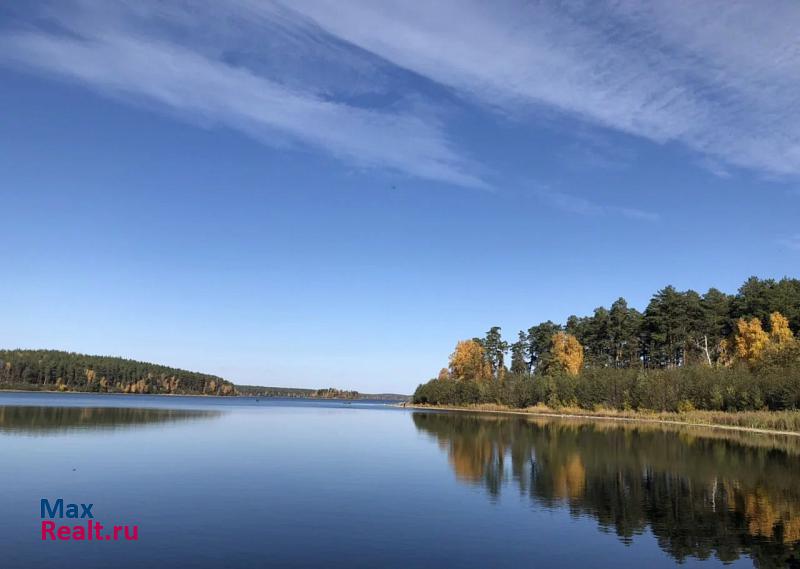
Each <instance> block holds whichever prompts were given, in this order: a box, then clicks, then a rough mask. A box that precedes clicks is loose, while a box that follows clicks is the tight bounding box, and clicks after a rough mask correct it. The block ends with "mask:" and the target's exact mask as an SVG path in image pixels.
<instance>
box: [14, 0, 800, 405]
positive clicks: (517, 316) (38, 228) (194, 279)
mask: <svg viewBox="0 0 800 569" xmlns="http://www.w3.org/2000/svg"><path fill="white" fill-rule="evenodd" d="M767 4H768V6H765V4H764V3H759V2H737V1H729V0H707V1H705V2H700V3H698V2H689V1H688V0H687V1H682V0H676V1H674V2H660V1H654V2H645V1H641V2H628V1H625V0H617V1H610V0H609V1H594V0H591V1H589V0H587V1H580V0H576V1H564V2H549V1H534V2H514V1H508V2H506V1H500V2H493V3H487V2H480V1H470V0H459V1H458V2H455V1H453V2H450V1H442V2H430V3H408V2H401V1H397V2H394V1H388V0H387V1H378V2H375V1H372V0H370V1H368V0H348V1H347V2H334V1H323V0H319V1H307V0H296V1H293V2H291V3H280V2H271V1H255V0H229V1H227V2H218V1H214V2H211V1H206V0H198V1H194V2H189V1H182V0H166V1H162V2H147V1H133V0H131V1H125V0H117V1H88V0H78V1H73V0H65V1H57V2H56V1H53V2H50V1H47V0H45V1H42V2H36V3H27V2H17V3H3V4H2V5H0V216H2V224H0V228H1V229H0V259H1V260H2V269H0V300H2V305H3V309H2V312H0V346H2V347H7V348H50V349H63V350H69V351H76V352H82V353H90V354H104V355H119V356H124V357H128V358H134V359H139V360H144V361H153V362H158V363H162V364H166V365H171V366H174V367H181V368H186V369H191V370H196V371H203V372H207V373H215V374H219V375H222V376H223V377H225V378H227V379H230V380H232V381H234V382H236V383H244V384H260V385H283V386H303V387H323V386H337V387H343V388H349V389H357V390H359V391H362V392H401V393H410V392H412V391H413V389H414V388H415V386H416V385H417V384H419V383H421V382H424V381H426V380H427V379H428V378H430V377H433V376H435V375H436V374H437V372H438V370H439V368H441V367H443V366H445V365H446V364H447V357H448V355H449V354H450V352H452V349H453V347H454V345H455V343H456V341H457V340H459V339H464V338H471V337H474V336H480V335H483V333H484V332H485V331H486V330H488V329H489V328H490V327H491V326H495V325H497V326H501V327H502V329H503V332H504V335H505V336H506V337H507V338H510V339H513V338H514V337H515V336H516V333H517V331H518V330H520V329H527V328H528V327H530V326H532V325H534V324H537V323H539V322H541V321H544V320H548V319H552V320H554V321H557V322H563V321H565V320H566V318H567V317H568V316H569V315H570V314H578V315H585V314H590V313H591V312H592V310H593V309H594V308H595V307H598V306H609V305H610V304H611V302H613V301H614V300H615V299H616V298H618V297H620V296H623V297H625V298H626V299H627V300H628V302H629V303H630V304H631V305H633V306H635V307H637V308H639V309H643V308H644V307H645V306H646V304H647V302H648V300H649V298H650V296H651V295H652V294H653V293H654V292H655V291H656V290H658V289H659V288H662V287H664V286H665V285H667V284H672V285H674V286H676V287H678V288H679V289H687V288H692V289H695V290H699V291H701V292H703V291H705V290H707V289H708V288H709V287H712V286H713V287H717V288H720V289H721V290H724V291H726V292H735V290H736V289H737V288H738V286H739V285H740V284H741V283H742V282H743V281H744V280H745V279H746V278H747V277H749V276H751V275H757V276H759V277H763V278H780V277H783V276H790V277H798V276H800V275H798V270H797V269H798V267H800V225H798V213H800V43H798V41H797V29H798V28H800V3H797V2H795V1H794V0H787V1H771V2H767Z"/></svg>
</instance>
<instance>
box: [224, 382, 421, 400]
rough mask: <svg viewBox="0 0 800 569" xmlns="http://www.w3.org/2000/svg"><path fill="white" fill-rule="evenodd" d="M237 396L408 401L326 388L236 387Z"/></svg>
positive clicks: (404, 397) (405, 397)
mask: <svg viewBox="0 0 800 569" xmlns="http://www.w3.org/2000/svg"><path fill="white" fill-rule="evenodd" d="M236 391H237V393H238V394H239V395H246V396H250V397H286V398H294V397H297V398H302V399H348V400H355V399H374V400H387V401H404V400H408V399H409V396H408V395H401V394H399V393H359V392H358V391H351V390H345V389H337V388H335V387H328V388H325V389H307V388H302V387H263V386H261V385H237V386H236Z"/></svg>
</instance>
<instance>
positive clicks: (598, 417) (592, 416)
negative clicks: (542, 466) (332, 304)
mask: <svg viewBox="0 0 800 569" xmlns="http://www.w3.org/2000/svg"><path fill="white" fill-rule="evenodd" d="M399 406H401V407H403V408H405V409H418V410H420V411H456V412H461V413H489V414H494V415H515V416H520V415H521V416H529V417H547V418H556V419H584V420H588V421H623V422H629V423H655V424H661V425H674V426H682V427H703V428H712V429H722V430H726V431H739V432H746V433H755V434H762V435H780V436H790V437H800V431H786V430H779V429H765V428H760V427H745V426H742V425H725V424H720V423H709V422H695V421H691V420H683V421H682V420H679V419H663V418H658V417H648V416H647V415H646V414H641V416H624V415H613V414H607V415H604V414H602V413H597V412H596V411H592V412H589V411H587V412H586V414H583V413H570V412H559V411H555V410H548V409H537V410H533V411H529V410H525V409H520V410H516V409H502V408H501V409H486V408H481V407H480V406H475V407H456V406H452V405H421V404H414V403H407V404H405V405H402V404H401V405H399Z"/></svg>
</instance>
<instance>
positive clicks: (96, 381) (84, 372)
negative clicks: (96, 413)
mask: <svg viewBox="0 0 800 569" xmlns="http://www.w3.org/2000/svg"><path fill="white" fill-rule="evenodd" d="M0 390H20V391H76V392H83V393H87V392H88V393H147V394H153V395H159V394H164V395H166V394H172V395H226V396H237V395H239V396H251V397H297V398H306V399H386V400H404V399H408V396H406V395H399V394H394V393H380V394H365V393H359V392H358V391H351V390H344V389H337V388H335V387H328V388H325V389H305V388H296V387H263V386H260V385H234V384H233V383H232V382H230V381H228V380H226V379H223V378H221V377H218V376H216V375H210V374H206V373H199V372H194V371H187V370H183V369H177V368H171V367H167V366H163V365H158V364H152V363H147V362H139V361H135V360H129V359H125V358H119V357H111V356H90V355H85V354H77V353H73V352H64V351H58V350H0Z"/></svg>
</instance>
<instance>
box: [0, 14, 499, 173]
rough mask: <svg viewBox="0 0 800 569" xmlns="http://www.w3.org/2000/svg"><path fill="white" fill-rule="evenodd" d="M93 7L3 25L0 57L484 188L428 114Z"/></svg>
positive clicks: (376, 164) (257, 132)
mask: <svg viewBox="0 0 800 569" xmlns="http://www.w3.org/2000/svg"><path fill="white" fill-rule="evenodd" d="M92 15H93V16H95V18H94V20H95V21H93V23H94V24H97V23H98V22H97V21H96V20H97V19H98V18H100V25H98V26H97V27H96V28H89V27H88V26H86V25H85V24H82V23H80V22H76V21H73V20H70V19H64V20H62V21H61V22H60V23H62V24H64V25H66V26H67V27H69V26H72V29H70V30H69V31H70V32H72V33H69V34H67V33H46V32H41V31H24V32H7V33H5V34H4V35H3V36H2V37H0V53H2V54H4V55H2V56H0V59H5V60H6V61H8V62H12V63H16V64H18V65H21V66H24V67H26V68H35V69H38V70H40V71H43V72H49V73H55V74H58V75H61V76H63V77H66V78H70V79H73V80H77V81H79V82H82V83H84V84H87V85H90V86H92V87H94V88H96V89H98V90H100V91H102V92H104V93H108V94H111V95H121V96H125V97H134V98H138V99H141V100H143V101H145V102H147V103H150V104H156V105H158V106H161V107H165V108H167V109H169V110H171V111H173V112H175V113H178V114H179V115H181V116H183V117H185V118H187V119H188V120H192V121H195V122H201V123H203V124H217V125H224V126H226V127H230V128H233V129H236V130H239V131H242V132H244V133H247V134H248V135H250V136H253V137H255V138H257V139H259V140H261V141H263V142H266V143H270V144H277V145H286V144H294V143H300V144H302V145H307V146H310V147H313V148H317V149H321V150H323V151H326V152H328V153H330V154H332V155H334V156H336V157H337V158H340V159H341V160H343V161H345V162H347V163H350V164H353V165H355V166H357V167H363V168H388V169H392V170H396V171H400V172H403V173H406V174H409V175H412V176H415V177H419V178H425V179H429V180H435V181H440V182H446V183H450V184H455V185H460V186H468V187H478V188H484V187H486V184H485V182H484V181H483V180H482V179H481V178H479V177H478V176H477V175H475V174H474V173H472V170H473V169H472V168H471V166H470V165H469V163H468V161H467V160H466V159H465V158H463V157H462V156H461V155H460V154H459V152H458V151H457V150H456V149H455V148H454V147H453V145H452V144H451V142H450V141H449V140H448V138H447V136H446V135H445V133H444V130H443V127H442V126H441V125H440V124H439V123H438V122H437V121H436V120H434V119H432V118H431V117H430V116H428V117H425V116H418V114H417V113H414V112H411V111H403V110H397V109H375V108H365V107H360V106H356V105H352V104H347V103H346V102H342V101H336V100H333V99H332V98H331V97H325V96H323V95H320V94H318V93H315V92H313V91H312V90H310V89H300V88H297V87H289V86H286V85H285V84H282V83H279V82H277V81H275V80H272V79H271V78H269V77H265V76H262V75H259V74H258V73H256V72H254V71H253V70H251V69H250V68H248V67H246V66H243V65H236V64H233V63H229V62H227V61H225V59H224V57H221V56H220V55H222V54H219V53H217V54H214V53H208V52H209V51H210V50H207V49H206V50H205V52H206V53H204V50H201V49H192V48H191V47H186V46H185V44H182V45H178V44H176V43H173V42H171V41H169V40H168V39H165V38H162V37H160V35H159V34H153V33H152V32H150V33H148V34H144V33H142V32H141V31H140V30H134V31H131V30H129V29H127V25H123V24H120V23H119V22H118V20H116V19H115V18H111V17H108V15H107V14H103V13H102V11H101V13H100V14H95V13H92ZM173 16H174V15H173ZM151 27H152V26H151ZM156 29H158V28H156ZM154 36H155V37H154ZM215 56H216V57H215Z"/></svg>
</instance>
